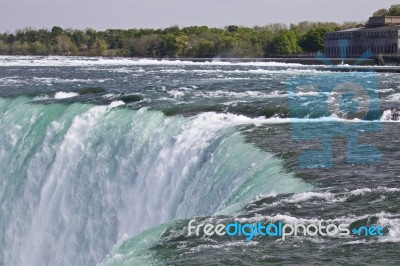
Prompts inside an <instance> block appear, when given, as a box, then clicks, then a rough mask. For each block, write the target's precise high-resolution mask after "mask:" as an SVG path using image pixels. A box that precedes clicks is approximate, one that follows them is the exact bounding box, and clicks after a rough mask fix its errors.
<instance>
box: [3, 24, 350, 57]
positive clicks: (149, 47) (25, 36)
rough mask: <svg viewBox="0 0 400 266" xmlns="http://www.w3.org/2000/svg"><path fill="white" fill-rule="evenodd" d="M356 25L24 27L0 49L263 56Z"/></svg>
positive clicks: (316, 44) (307, 47) (309, 47)
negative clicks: (75, 28) (100, 28)
mask: <svg viewBox="0 0 400 266" xmlns="http://www.w3.org/2000/svg"><path fill="white" fill-rule="evenodd" d="M354 26H357V23H355V22H346V23H343V24H337V23H318V22H307V21H306V22H301V23H299V24H296V25H294V24H292V25H290V26H287V25H284V24H269V25H267V26H263V27H252V28H249V27H239V26H234V25H231V26H227V27H225V28H224V29H221V28H208V27H206V26H201V27H198V26H194V27H184V28H179V27H178V26H173V27H169V28H165V29H129V30H120V29H110V30H106V31H95V30H93V29H86V30H83V31H82V30H72V29H62V28H60V27H53V28H52V29H51V30H46V29H39V30H36V29H31V28H26V29H23V30H18V31H16V32H15V33H4V34H0V54H3V55H87V56H100V55H101V56H133V57H154V58H177V57H197V58H208V57H217V56H219V57H266V56H271V55H293V54H301V53H315V52H317V51H320V50H322V49H323V46H324V34H325V33H326V32H329V31H335V30H340V29H347V28H351V27H354Z"/></svg>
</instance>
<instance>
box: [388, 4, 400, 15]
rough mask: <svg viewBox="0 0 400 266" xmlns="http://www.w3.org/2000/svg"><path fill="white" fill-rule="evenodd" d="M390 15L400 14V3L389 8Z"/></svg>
mask: <svg viewBox="0 0 400 266" xmlns="http://www.w3.org/2000/svg"><path fill="white" fill-rule="evenodd" d="M389 16H400V5H392V6H391V7H390V8H389Z"/></svg>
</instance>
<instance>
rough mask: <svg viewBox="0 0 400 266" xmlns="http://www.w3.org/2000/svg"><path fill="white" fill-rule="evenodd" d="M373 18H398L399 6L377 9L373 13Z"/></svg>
mask: <svg viewBox="0 0 400 266" xmlns="http://www.w3.org/2000/svg"><path fill="white" fill-rule="evenodd" d="M373 16H374V17H380V16H400V4H397V5H392V6H391V7H390V8H389V9H385V8H382V9H379V10H377V11H375V12H374V13H373Z"/></svg>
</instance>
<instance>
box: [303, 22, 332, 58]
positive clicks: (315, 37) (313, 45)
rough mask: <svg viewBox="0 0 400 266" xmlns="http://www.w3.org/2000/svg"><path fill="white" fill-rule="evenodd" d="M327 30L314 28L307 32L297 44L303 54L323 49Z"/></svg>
mask: <svg viewBox="0 0 400 266" xmlns="http://www.w3.org/2000/svg"><path fill="white" fill-rule="evenodd" d="M327 32H328V30H327V29H323V28H316V29H312V30H310V31H309V32H307V34H306V35H304V36H303V38H302V39H301V40H300V42H299V44H300V46H301V48H302V49H303V50H304V51H305V52H311V53H315V52H318V51H322V50H323V49H324V36H325V33H327Z"/></svg>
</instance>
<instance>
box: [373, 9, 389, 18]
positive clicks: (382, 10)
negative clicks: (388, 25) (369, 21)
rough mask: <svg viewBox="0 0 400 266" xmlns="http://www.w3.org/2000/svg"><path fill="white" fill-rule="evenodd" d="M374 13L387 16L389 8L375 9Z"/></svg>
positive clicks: (377, 15) (376, 15)
mask: <svg viewBox="0 0 400 266" xmlns="http://www.w3.org/2000/svg"><path fill="white" fill-rule="evenodd" d="M372 15H373V16H374V17H381V16H387V15H389V10H387V9H385V8H382V9H379V10H377V11H375V12H374V14H372Z"/></svg>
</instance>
